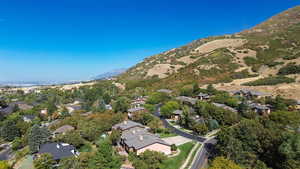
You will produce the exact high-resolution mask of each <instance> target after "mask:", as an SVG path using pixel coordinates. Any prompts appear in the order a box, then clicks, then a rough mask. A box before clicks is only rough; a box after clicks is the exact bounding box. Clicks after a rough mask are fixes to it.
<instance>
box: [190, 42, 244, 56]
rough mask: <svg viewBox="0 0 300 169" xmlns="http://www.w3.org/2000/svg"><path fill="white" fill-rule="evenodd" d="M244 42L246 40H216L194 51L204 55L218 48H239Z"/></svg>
mask: <svg viewBox="0 0 300 169" xmlns="http://www.w3.org/2000/svg"><path fill="white" fill-rule="evenodd" d="M246 42H247V40H245V39H218V40H214V41H211V42H208V43H205V44H203V45H201V46H199V47H198V48H196V49H195V51H197V52H198V53H202V54H205V53H209V52H212V51H214V50H216V49H220V48H227V47H233V48H235V47H240V46H242V45H243V44H245V43H246Z"/></svg>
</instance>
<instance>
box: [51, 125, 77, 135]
mask: <svg viewBox="0 0 300 169" xmlns="http://www.w3.org/2000/svg"><path fill="white" fill-rule="evenodd" d="M72 130H74V127H73V126H70V125H64V126H61V127H60V128H58V129H56V130H55V131H54V133H65V132H68V131H72Z"/></svg>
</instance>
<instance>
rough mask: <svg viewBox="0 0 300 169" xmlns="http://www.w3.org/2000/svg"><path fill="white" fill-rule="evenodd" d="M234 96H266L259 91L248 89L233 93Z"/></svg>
mask: <svg viewBox="0 0 300 169" xmlns="http://www.w3.org/2000/svg"><path fill="white" fill-rule="evenodd" d="M234 93H235V94H238V93H242V94H247V95H252V96H265V95H268V94H267V93H263V92H260V91H255V90H248V89H241V90H237V91H234Z"/></svg>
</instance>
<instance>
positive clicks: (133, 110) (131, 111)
mask: <svg viewBox="0 0 300 169" xmlns="http://www.w3.org/2000/svg"><path fill="white" fill-rule="evenodd" d="M142 110H145V108H144V107H136V108H131V109H128V110H127V111H128V112H130V113H133V112H137V111H142Z"/></svg>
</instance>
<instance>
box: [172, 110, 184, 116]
mask: <svg viewBox="0 0 300 169" xmlns="http://www.w3.org/2000/svg"><path fill="white" fill-rule="evenodd" d="M182 112H183V111H182V110H175V111H173V114H175V115H182Z"/></svg>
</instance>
